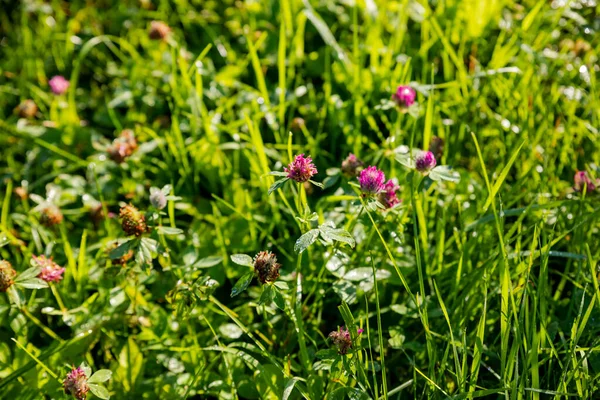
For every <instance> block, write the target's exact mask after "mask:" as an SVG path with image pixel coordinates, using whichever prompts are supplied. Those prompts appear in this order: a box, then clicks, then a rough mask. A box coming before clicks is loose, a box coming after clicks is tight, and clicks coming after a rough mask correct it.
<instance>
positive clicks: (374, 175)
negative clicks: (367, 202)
mask: <svg viewBox="0 0 600 400" xmlns="http://www.w3.org/2000/svg"><path fill="white" fill-rule="evenodd" d="M358 183H359V184H360V190H361V191H362V192H363V193H366V194H377V193H379V192H380V191H382V190H383V187H384V183H385V174H384V173H383V171H381V170H380V169H379V168H377V167H375V166H373V165H371V166H370V167H367V168H365V169H363V170H362V171H361V172H360V176H359V177H358Z"/></svg>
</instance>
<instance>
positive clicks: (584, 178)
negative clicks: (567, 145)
mask: <svg viewBox="0 0 600 400" xmlns="http://www.w3.org/2000/svg"><path fill="white" fill-rule="evenodd" d="M599 183H600V180H596V184H594V182H593V181H592V179H591V178H590V176H589V175H588V173H587V171H577V172H576V173H575V176H574V177H573V189H575V191H577V192H581V191H583V188H584V187H586V188H587V189H586V193H591V192H593V191H594V190H596V185H597V184H599Z"/></svg>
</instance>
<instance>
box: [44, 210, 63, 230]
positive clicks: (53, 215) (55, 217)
mask: <svg viewBox="0 0 600 400" xmlns="http://www.w3.org/2000/svg"><path fill="white" fill-rule="evenodd" d="M62 220H63V214H62V212H61V211H60V208H58V207H57V206H55V205H54V204H48V205H47V206H45V207H44V208H42V215H41V216H40V222H41V223H42V225H44V226H47V227H51V226H54V225H58V224H60V223H61V222H62Z"/></svg>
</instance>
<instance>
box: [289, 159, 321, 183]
mask: <svg viewBox="0 0 600 400" xmlns="http://www.w3.org/2000/svg"><path fill="white" fill-rule="evenodd" d="M283 170H284V171H285V172H287V177H288V178H289V179H292V180H294V181H296V182H299V183H303V182H307V181H308V180H309V179H310V178H312V177H313V175H315V174H316V173H317V172H318V171H317V167H315V164H313V160H312V158H310V157H304V154H298V155H297V156H296V157H295V158H294V161H292V163H291V164H290V165H288V166H287V167H285V168H284V169H283Z"/></svg>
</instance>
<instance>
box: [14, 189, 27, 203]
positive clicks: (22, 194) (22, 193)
mask: <svg viewBox="0 0 600 400" xmlns="http://www.w3.org/2000/svg"><path fill="white" fill-rule="evenodd" d="M15 194H16V195H17V197H19V199H21V200H26V199H27V195H28V194H27V189H25V188H24V187H23V186H17V187H16V188H15Z"/></svg>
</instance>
